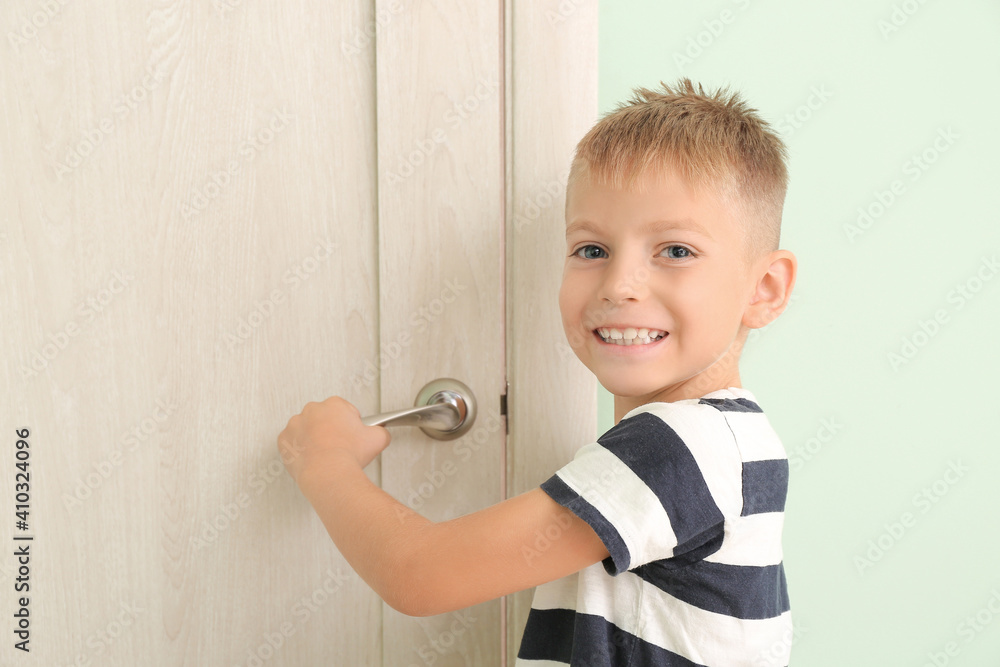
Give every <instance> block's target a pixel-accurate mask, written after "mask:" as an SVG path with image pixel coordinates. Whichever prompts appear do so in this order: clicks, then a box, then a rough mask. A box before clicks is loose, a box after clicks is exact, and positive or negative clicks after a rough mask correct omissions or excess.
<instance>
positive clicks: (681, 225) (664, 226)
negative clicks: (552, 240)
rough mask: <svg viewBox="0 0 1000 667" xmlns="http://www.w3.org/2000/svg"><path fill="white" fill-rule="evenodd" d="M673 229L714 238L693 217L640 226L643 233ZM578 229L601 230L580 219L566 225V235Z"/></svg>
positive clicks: (597, 231) (659, 221) (657, 221)
mask: <svg viewBox="0 0 1000 667" xmlns="http://www.w3.org/2000/svg"><path fill="white" fill-rule="evenodd" d="M671 229H685V230H689V231H693V232H696V233H698V234H701V235H702V236H704V237H705V238H707V239H711V238H712V235H711V234H709V233H708V230H707V229H705V228H704V227H703V226H701V225H700V224H698V223H697V222H695V221H694V220H693V219H692V218H681V219H679V220H654V221H652V222H647V223H644V224H642V225H640V226H639V231H640V232H642V233H649V232H661V231H666V230H671ZM577 231H588V232H595V233H599V232H600V231H601V230H600V229H598V228H597V225H595V224H594V223H592V222H590V221H589V220H579V221H577V222H574V223H572V224H570V225H568V226H567V227H566V236H567V237H568V236H569V235H570V234H572V233H573V232H577Z"/></svg>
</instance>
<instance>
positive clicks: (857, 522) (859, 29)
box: [598, 0, 1000, 667]
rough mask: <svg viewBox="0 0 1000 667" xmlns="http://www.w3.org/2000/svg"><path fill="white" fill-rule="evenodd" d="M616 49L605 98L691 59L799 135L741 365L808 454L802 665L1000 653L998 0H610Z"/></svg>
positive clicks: (792, 517) (788, 537)
mask: <svg viewBox="0 0 1000 667" xmlns="http://www.w3.org/2000/svg"><path fill="white" fill-rule="evenodd" d="M699 42H700V44H699ZM688 49H690V52H687V53H686V51H687V50H688ZM699 49H700V52H699ZM599 58H600V72H599V82H600V111H601V112H602V113H603V112H606V111H610V110H611V109H612V108H614V105H615V103H616V102H618V101H624V100H626V99H628V97H629V96H630V90H631V88H632V87H633V86H638V85H642V86H646V87H656V86H658V83H659V81H660V80H664V81H668V82H673V81H676V79H677V78H678V77H680V76H690V77H691V78H692V80H694V81H695V82H701V83H703V84H704V85H705V86H706V88H707V87H711V88H715V87H716V86H720V85H731V86H732V87H733V88H734V89H737V90H740V91H741V92H743V93H744V95H745V96H746V97H747V98H748V100H749V101H750V104H751V106H753V107H755V108H757V109H758V110H759V111H760V112H761V114H762V115H763V116H764V117H765V118H766V119H767V120H769V121H770V122H772V123H773V124H776V126H777V128H778V129H779V130H780V131H781V134H782V136H783V138H784V139H785V141H786V143H787V145H788V148H789V153H790V161H789V168H790V174H791V178H790V185H789V192H788V198H787V200H786V204H785V213H784V227H783V233H782V244H781V245H782V247H783V248H787V249H789V250H791V251H792V252H794V253H795V254H796V256H797V257H798V259H799V275H798V280H797V283H796V286H795V290H794V296H793V300H792V303H791V305H790V306H789V307H788V309H787V310H786V311H785V313H784V314H783V315H782V316H781V318H779V319H778V320H777V321H776V322H774V323H772V324H771V325H770V326H768V327H767V328H766V329H763V330H761V331H759V332H757V333H758V334H759V335H756V336H754V338H753V339H752V340H751V342H750V343H748V346H747V349H746V350H745V352H744V355H743V360H742V364H741V375H742V380H743V386H744V387H746V388H747V389H749V390H750V391H752V392H753V393H754V394H755V395H756V396H757V398H758V400H759V401H760V403H761V405H762V407H763V408H764V410H765V411H766V412H767V413H768V415H769V417H770V420H771V423H772V424H773V426H774V428H775V429H776V430H777V431H778V433H779V434H780V435H781V437H782V440H783V442H784V444H785V448H786V450H787V451H788V455H789V460H790V464H791V470H792V473H791V474H792V476H791V483H790V489H789V497H788V502H787V506H786V521H785V534H784V549H785V565H786V570H787V574H788V581H789V594H790V597H791V603H792V613H793V618H794V620H795V622H796V626H797V629H798V632H797V636H796V638H795V641H794V645H793V648H792V662H791V664H792V665H799V666H803V667H827V666H829V667H834V666H836V667H843V666H844V665H852V666H853V665H861V666H867V665H893V666H895V665H913V666H914V667H921V666H922V665H936V666H938V667H940V666H941V665H958V666H963V665H967V666H970V667H972V666H976V667H980V666H985V665H997V664H1000V662H998V660H1000V567H998V566H997V564H998V563H1000V558H998V547H1000V539H998V537H997V532H998V529H1000V520H998V518H997V512H998V509H1000V492H998V489H1000V436H998V430H1000V428H998V427H1000V407H998V392H997V389H996V385H993V384H992V381H993V380H994V377H995V376H996V375H997V372H998V370H1000V363H998V362H1000V354H998V351H997V350H998V346H997V333H996V329H997V328H998V325H1000V275H997V272H998V271H1000V265H997V263H996V262H997V260H998V258H1000V225H998V217H1000V216H998V212H997V211H998V205H997V202H996V194H997V192H998V191H1000V184H998V182H997V180H998V178H1000V168H998V167H997V163H996V160H997V157H998V155H1000V122H998V118H1000V93H998V92H997V88H998V83H1000V4H997V3H996V2H992V1H991V2H987V1H972V0H960V1H958V2H950V3H948V2H927V1H921V2H918V1H917V0H907V1H906V2H888V1H880V2H861V1H860V0H847V1H845V2H840V3H835V4H831V3H791V2H784V3H779V2H773V1H772V2H760V1H757V0H749V1H747V0H741V1H739V2H737V1H721V2H719V1H716V2H701V3H697V4H696V3H682V2H664V1H663V0H657V1H655V2H652V1H643V2H638V1H635V0H632V1H619V2H602V3H601V5H600V54H599ZM685 59H687V60H685ZM810 105H811V106H810ZM894 190H895V192H894ZM859 209H862V210H865V209H868V210H869V211H870V215H871V218H870V221H869V220H862V223H863V225H862V224H859ZM892 355H897V356H896V357H894V356H892ZM599 393H600V396H599V398H598V401H599V410H600V418H599V428H600V432H604V431H605V430H607V429H608V428H610V427H611V425H612V423H613V410H612V403H611V397H610V395H609V394H608V393H607V392H606V391H605V390H604V389H603V388H600V389H599Z"/></svg>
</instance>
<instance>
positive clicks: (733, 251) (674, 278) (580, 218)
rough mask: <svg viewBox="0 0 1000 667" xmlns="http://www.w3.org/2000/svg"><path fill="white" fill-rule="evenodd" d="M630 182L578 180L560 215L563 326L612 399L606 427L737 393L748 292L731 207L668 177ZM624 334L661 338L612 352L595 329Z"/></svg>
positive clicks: (613, 347) (653, 176)
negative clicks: (647, 411) (646, 410)
mask: <svg viewBox="0 0 1000 667" xmlns="http://www.w3.org/2000/svg"><path fill="white" fill-rule="evenodd" d="M638 181H639V182H638V183H637V184H636V185H637V186H638V187H637V190H639V191H637V192H626V191H622V190H614V189H612V188H610V187H608V186H601V185H595V184H593V183H592V182H591V181H590V180H589V179H588V178H587V177H586V176H585V175H584V176H582V177H581V178H580V179H579V180H578V182H577V183H575V184H574V186H573V188H572V189H571V190H570V192H569V195H568V196H569V199H568V200H567V210H566V222H567V229H566V231H567V236H566V255H567V258H566V263H565V268H564V271H563V279H562V286H561V288H560V291H559V309H560V311H561V313H562V320H563V328H564V329H565V332H566V337H567V339H568V341H569V343H570V346H571V347H572V348H573V351H574V352H575V353H576V355H577V356H578V357H579V358H580V360H581V361H582V362H583V363H584V365H586V366H587V368H589V369H590V370H591V371H592V372H593V373H594V374H595V375H596V376H597V379H598V381H599V382H600V383H601V384H602V385H603V386H604V387H605V388H606V389H607V390H608V391H610V392H611V393H612V394H614V395H615V397H616V399H615V412H616V421H617V420H618V419H619V418H620V417H621V415H622V414H624V413H625V412H627V411H628V410H630V409H632V408H634V407H637V406H639V405H643V404H645V403H649V402H653V401H667V402H670V401H675V400H681V399H685V398H698V397H700V396H703V395H705V394H707V393H709V392H711V391H715V390H716V389H722V388H725V387H730V386H735V387H739V386H740V384H739V366H738V357H739V355H738V352H739V349H740V347H741V345H742V339H741V340H740V341H738V342H737V334H738V333H739V329H740V324H741V321H742V318H743V313H744V310H745V308H746V307H747V305H748V303H749V302H750V299H751V297H752V295H753V293H754V287H755V285H754V281H753V280H751V279H750V276H751V275H752V273H753V272H752V271H749V270H748V267H746V266H745V264H744V261H743V260H744V239H743V235H742V231H741V229H740V228H739V222H738V220H737V219H736V216H735V213H734V212H733V211H731V210H730V209H729V208H727V207H726V206H725V205H724V204H723V203H722V202H720V201H719V200H717V199H716V198H713V197H712V196H710V195H709V194H707V193H704V192H702V191H697V190H692V189H691V188H690V187H688V185H687V184H686V183H685V182H684V181H683V180H682V179H680V178H679V177H678V176H676V175H675V174H673V173H669V172H667V173H663V174H662V175H661V174H655V173H654V174H647V175H644V176H642V177H641V178H639V179H638ZM653 223H663V224H664V226H663V227H661V228H658V229H657V228H655V227H654V226H653ZM671 223H676V224H671ZM626 327H631V328H635V329H640V328H647V329H655V330H659V331H662V332H666V335H665V336H664V337H663V338H661V339H660V340H658V341H655V342H651V343H646V344H640V342H639V341H638V340H637V341H636V342H635V344H632V345H628V346H621V345H617V344H615V343H614V342H605V341H604V340H602V337H601V336H600V333H601V332H595V329H599V328H616V329H618V330H620V331H623V332H624V333H631V332H625V331H624V330H625V328H626ZM615 335H617V334H615ZM619 407H621V408H622V409H621V410H619Z"/></svg>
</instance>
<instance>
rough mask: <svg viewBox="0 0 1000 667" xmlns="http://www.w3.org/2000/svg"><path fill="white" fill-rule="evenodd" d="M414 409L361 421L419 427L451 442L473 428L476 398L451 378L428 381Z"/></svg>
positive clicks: (439, 438) (378, 424) (373, 416)
mask: <svg viewBox="0 0 1000 667" xmlns="http://www.w3.org/2000/svg"><path fill="white" fill-rule="evenodd" d="M413 405H414V407H412V408H407V409H406V410H396V411H395V412H384V413H382V414H379V415H371V416H368V417H363V418H362V419H361V422H362V423H363V424H364V425H365V426H419V427H420V430H421V431H423V432H424V433H426V434H427V435H428V436H430V437H432V438H434V439H435V440H454V439H455V438H459V437H461V436H463V435H465V433H466V432H467V431H468V430H469V429H470V428H472V423H473V422H474V421H475V420H476V397H475V396H474V395H473V394H472V390H471V389H469V388H468V387H467V386H466V385H464V384H463V383H461V382H459V381H458V380H456V379H454V378H438V379H437V380H431V381H430V382H428V383H427V384H426V385H424V387H423V389H421V390H420V391H419V392H418V393H417V400H416V401H414V403H413Z"/></svg>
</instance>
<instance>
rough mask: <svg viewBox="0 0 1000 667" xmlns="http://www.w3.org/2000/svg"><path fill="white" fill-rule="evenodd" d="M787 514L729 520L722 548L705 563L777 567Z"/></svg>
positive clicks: (767, 513)
mask: <svg viewBox="0 0 1000 667" xmlns="http://www.w3.org/2000/svg"><path fill="white" fill-rule="evenodd" d="M784 518H785V514H784V512H764V513H763V514H751V515H750V516H740V517H735V518H733V519H727V520H726V534H725V536H724V538H723V540H722V548H720V549H719V550H718V551H716V552H715V553H714V554H712V555H710V556H707V557H706V558H705V560H706V561H709V562H712V563H725V564H727V565H756V566H764V565H777V564H778V563H780V562H781V558H782V552H781V528H782V522H783V521H784Z"/></svg>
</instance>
